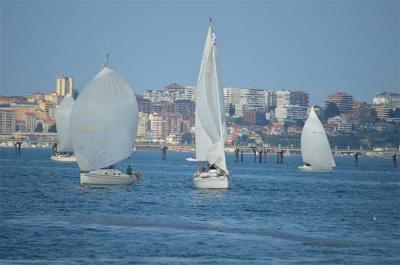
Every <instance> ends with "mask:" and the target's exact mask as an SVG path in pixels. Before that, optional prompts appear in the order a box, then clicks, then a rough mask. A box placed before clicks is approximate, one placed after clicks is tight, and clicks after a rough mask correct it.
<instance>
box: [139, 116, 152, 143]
mask: <svg viewBox="0 0 400 265" xmlns="http://www.w3.org/2000/svg"><path fill="white" fill-rule="evenodd" d="M148 127H149V114H147V113H145V112H139V122H138V129H137V134H136V137H137V138H136V139H137V140H144V139H145V138H146V137H147V130H148Z"/></svg>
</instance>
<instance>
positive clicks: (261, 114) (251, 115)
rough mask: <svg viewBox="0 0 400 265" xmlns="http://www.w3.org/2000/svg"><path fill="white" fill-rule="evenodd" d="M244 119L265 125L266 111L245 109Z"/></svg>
mask: <svg viewBox="0 0 400 265" xmlns="http://www.w3.org/2000/svg"><path fill="white" fill-rule="evenodd" d="M243 121H244V122H245V123H247V124H251V125H265V124H266V122H267V120H266V119H265V111H245V112H244V113H243Z"/></svg>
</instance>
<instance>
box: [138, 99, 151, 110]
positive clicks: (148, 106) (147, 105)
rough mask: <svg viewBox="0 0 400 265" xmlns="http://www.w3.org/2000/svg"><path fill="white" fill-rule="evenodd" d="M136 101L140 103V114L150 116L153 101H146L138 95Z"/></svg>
mask: <svg viewBox="0 0 400 265" xmlns="http://www.w3.org/2000/svg"><path fill="white" fill-rule="evenodd" d="M136 100H137V102H138V109H139V112H143V113H147V114H149V113H150V112H151V100H150V99H145V98H143V96H141V95H136Z"/></svg>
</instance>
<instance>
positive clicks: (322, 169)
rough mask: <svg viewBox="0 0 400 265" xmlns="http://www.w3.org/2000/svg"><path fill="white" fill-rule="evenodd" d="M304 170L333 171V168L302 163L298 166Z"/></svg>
mask: <svg viewBox="0 0 400 265" xmlns="http://www.w3.org/2000/svg"><path fill="white" fill-rule="evenodd" d="M298 168H299V169H300V170H302V171H313V172H321V171H331V170H332V169H333V168H328V167H326V168H322V167H315V166H306V165H302V166H299V167H298Z"/></svg>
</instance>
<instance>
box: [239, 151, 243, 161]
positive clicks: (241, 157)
mask: <svg viewBox="0 0 400 265" xmlns="http://www.w3.org/2000/svg"><path fill="white" fill-rule="evenodd" d="M240 162H243V149H242V150H240Z"/></svg>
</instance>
